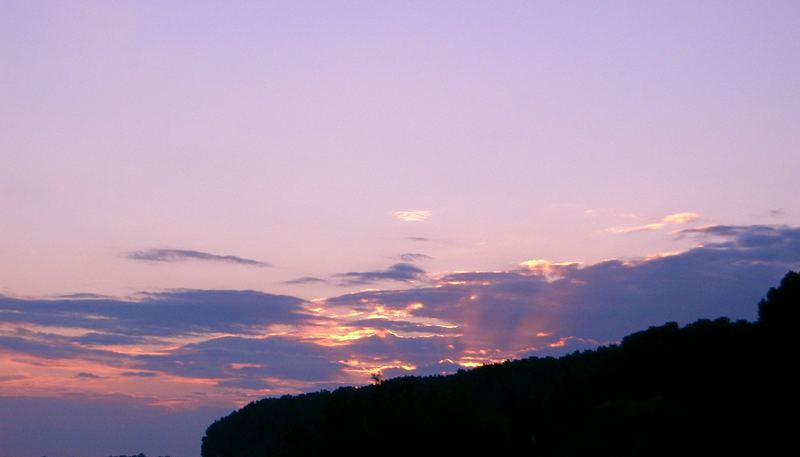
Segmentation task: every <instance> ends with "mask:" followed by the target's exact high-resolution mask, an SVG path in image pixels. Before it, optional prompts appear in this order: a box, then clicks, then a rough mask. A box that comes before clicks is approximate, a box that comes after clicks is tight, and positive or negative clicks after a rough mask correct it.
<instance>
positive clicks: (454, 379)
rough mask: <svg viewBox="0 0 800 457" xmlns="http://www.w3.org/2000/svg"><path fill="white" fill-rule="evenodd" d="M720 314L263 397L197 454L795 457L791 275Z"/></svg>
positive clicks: (211, 434)
mask: <svg viewBox="0 0 800 457" xmlns="http://www.w3.org/2000/svg"><path fill="white" fill-rule="evenodd" d="M758 308H759V309H758V311H759V319H758V321H757V322H748V321H735V322H734V321H731V320H729V319H727V318H719V319H716V320H699V321H697V322H694V323H692V324H689V325H687V326H685V327H682V328H681V327H679V326H678V325H677V324H675V323H666V324H664V325H662V326H658V327H651V328H649V329H647V330H644V331H641V332H637V333H634V334H631V335H629V336H627V337H625V338H624V339H623V340H622V341H621V343H620V344H618V345H611V346H606V347H601V348H598V349H596V350H591V351H584V352H580V353H578V352H575V353H572V354H569V355H565V356H562V357H560V358H552V357H546V358H537V357H532V358H528V359H524V360H517V361H510V362H505V363H502V364H495V365H488V366H483V367H480V368H476V369H473V370H469V371H459V372H458V373H456V374H452V375H448V376H431V377H404V378H395V379H390V380H385V381H382V382H379V383H377V384H375V385H371V386H365V387H360V388H354V387H345V388H339V389H337V390H335V391H333V392H328V391H322V392H315V393H309V394H304V395H296V396H284V397H281V398H270V399H263V400H260V401H257V402H254V403H251V404H249V405H247V406H246V407H244V408H242V409H240V410H238V411H236V412H233V413H232V414H230V415H229V416H227V417H224V418H221V419H220V420H218V421H216V422H214V423H213V424H212V425H211V426H210V427H209V428H208V430H207V431H206V436H205V437H204V438H203V443H202V455H203V457H267V456H318V455H319V456H321V455H340V454H341V455H347V456H366V455H370V456H375V455H391V456H401V455H402V456H417V455H421V456H425V455H453V456H455V455H459V456H464V455H498V456H505V455H509V456H510V455H531V456H590V455H591V456H597V455H615V456H643V455H647V456H661V455H663V456H709V455H746V454H749V455H756V456H758V455H779V454H780V455H784V454H786V455H793V454H796V453H797V448H798V445H797V443H796V441H795V436H794V434H795V433H796V430H797V427H796V424H797V419H796V415H797V412H798V406H800V402H798V398H800V395H799V394H798V388H799V387H800V383H798V381H800V379H798V374H797V372H798V371H800V370H798V361H799V360H800V356H798V343H800V338H799V337H798V335H800V332H798V329H797V325H798V317H799V316H798V315H799V314H800V313H798V310H799V309H800V275H798V274H797V273H794V272H790V273H789V274H787V275H786V276H785V277H784V278H783V280H782V281H781V284H780V286H779V287H777V288H773V289H770V290H769V292H768V293H767V297H766V298H765V299H764V300H762V301H761V302H760V303H759V304H758Z"/></svg>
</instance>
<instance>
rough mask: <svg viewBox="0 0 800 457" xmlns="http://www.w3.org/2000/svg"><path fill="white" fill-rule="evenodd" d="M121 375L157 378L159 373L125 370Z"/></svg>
mask: <svg viewBox="0 0 800 457" xmlns="http://www.w3.org/2000/svg"><path fill="white" fill-rule="evenodd" d="M120 376H125V377H128V378H155V377H156V376H158V373H156V372H153V371H123V372H122V373H120Z"/></svg>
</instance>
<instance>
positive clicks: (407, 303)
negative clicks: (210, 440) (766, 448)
mask: <svg viewBox="0 0 800 457" xmlns="http://www.w3.org/2000/svg"><path fill="white" fill-rule="evenodd" d="M798 75H800V3H798V2H794V1H752V2H750V1H724V2H714V1H704V2H690V1H682V2H666V1H665V2H616V1H611V2H583V1H574V2H538V1H524V2H512V1H502V2H463V1H459V2H446V1H437V2H413V1H401V2H394V1H385V2H347V1H330V2H328V1H318V2H302V1H286V2H243V1H242V2H206V1H202V2H201V1H198V2H195V1H193V2H183V1H173V2H156V1H139V2H99V1H98V2H83V1H69V2H66V1H49V2H45V1H10V0H0V457H39V456H43V455H47V456H49V457H73V456H74V457H104V456H108V455H111V454H115V455H116V454H130V453H139V452H145V453H147V454H148V455H149V456H150V457H155V456H157V455H171V456H172V457H195V456H197V455H198V454H199V448H200V438H201V437H202V435H203V432H204V430H205V427H206V426H207V425H209V424H210V423H211V422H212V421H213V420H214V419H216V418H218V417H220V416H221V415H224V414H227V413H228V412H230V411H231V410H232V409H234V408H237V407H240V406H243V405H244V404H246V403H248V402H250V401H253V400H255V399H258V398H262V397H265V396H271V395H282V394H286V393H299V392H307V391H313V390H319V389H323V388H324V389H333V388H335V387H337V386H341V385H361V384H366V383H369V381H370V374H371V373H374V372H381V373H382V374H383V375H384V376H385V377H393V376H400V375H414V374H417V375H428V374H436V373H449V372H453V371H455V370H457V369H459V368H469V367H474V366H478V365H480V364H484V363H491V362H495V361H502V360H506V359H513V358H520V357H528V356H535V355H539V356H543V355H559V354H564V353H566V352H571V351H574V350H577V349H580V350H582V349H587V348H594V347H597V346H598V345H602V344H610V343H614V342H617V341H619V339H620V338H621V337H623V336H624V335H626V334H627V333H630V332H632V331H636V330H640V329H643V328H646V327H647V326H649V325H657V324H661V323H664V322H665V321H677V322H679V323H682V324H683V323H688V322H691V321H693V320H695V319H698V318H714V317H719V316H723V315H724V316H729V317H731V318H742V319H754V318H755V315H756V303H757V302H758V300H759V299H760V298H761V297H762V296H763V295H764V293H765V292H766V290H767V289H768V288H769V287H770V286H774V285H776V284H777V283H778V281H779V280H780V278H781V277H782V276H783V275H784V274H785V273H786V272H787V271H788V270H790V269H798V268H800V205H798V176H800V128H798V125H800V78H799V77H798Z"/></svg>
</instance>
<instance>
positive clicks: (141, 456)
mask: <svg viewBox="0 0 800 457" xmlns="http://www.w3.org/2000/svg"><path fill="white" fill-rule="evenodd" d="M108 457H147V456H146V455H144V454H142V453H139V454H136V455H133V454H131V455H125V454H120V455H109V456H108ZM158 457H170V456H168V455H159V456H158Z"/></svg>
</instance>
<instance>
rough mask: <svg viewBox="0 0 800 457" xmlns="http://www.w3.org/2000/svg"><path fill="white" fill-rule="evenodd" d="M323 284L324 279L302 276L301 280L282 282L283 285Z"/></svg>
mask: <svg viewBox="0 0 800 457" xmlns="http://www.w3.org/2000/svg"><path fill="white" fill-rule="evenodd" d="M324 282H325V280H324V279H322V278H317V277H316V276H303V277H301V278H296V279H290V280H288V281H283V283H284V284H321V283H324Z"/></svg>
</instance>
